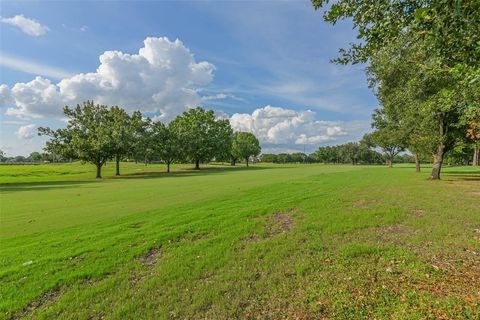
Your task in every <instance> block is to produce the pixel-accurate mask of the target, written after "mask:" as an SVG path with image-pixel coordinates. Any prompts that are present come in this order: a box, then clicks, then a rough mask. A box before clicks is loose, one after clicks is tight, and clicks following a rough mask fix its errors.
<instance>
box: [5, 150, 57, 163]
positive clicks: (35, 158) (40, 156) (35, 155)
mask: <svg viewBox="0 0 480 320" xmlns="http://www.w3.org/2000/svg"><path fill="white" fill-rule="evenodd" d="M48 158H49V155H48V154H47V153H39V152H32V153H30V154H29V155H28V156H27V157H24V156H13V157H7V155H6V154H5V152H4V151H3V150H0V162H1V163H39V162H42V161H45V160H47V159H48Z"/></svg>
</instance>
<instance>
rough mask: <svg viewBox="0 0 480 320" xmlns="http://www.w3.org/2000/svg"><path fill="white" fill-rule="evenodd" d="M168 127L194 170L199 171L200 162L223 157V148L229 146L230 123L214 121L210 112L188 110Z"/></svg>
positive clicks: (198, 108) (198, 109)
mask: <svg viewBox="0 0 480 320" xmlns="http://www.w3.org/2000/svg"><path fill="white" fill-rule="evenodd" d="M170 126H171V129H172V130H173V131H174V132H175V134H176V136H177V137H178V139H179V143H180V147H181V148H182V154H184V155H185V157H186V158H187V159H188V160H190V161H193V162H194V163H195V169H200V162H205V161H210V160H211V159H213V158H215V157H222V156H225V148H228V147H229V146H230V145H231V137H232V128H231V127H230V123H229V122H228V120H216V119H215V116H214V113H213V111H212V110H208V111H206V110H204V109H203V108H201V107H197V108H195V109H190V110H188V111H186V112H184V113H183V114H182V115H179V116H177V117H176V118H175V119H174V120H173V121H172V122H171V123H170Z"/></svg>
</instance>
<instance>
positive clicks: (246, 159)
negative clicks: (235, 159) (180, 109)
mask: <svg viewBox="0 0 480 320" xmlns="http://www.w3.org/2000/svg"><path fill="white" fill-rule="evenodd" d="M245 161H246V162H247V167H248V157H246V158H245Z"/></svg>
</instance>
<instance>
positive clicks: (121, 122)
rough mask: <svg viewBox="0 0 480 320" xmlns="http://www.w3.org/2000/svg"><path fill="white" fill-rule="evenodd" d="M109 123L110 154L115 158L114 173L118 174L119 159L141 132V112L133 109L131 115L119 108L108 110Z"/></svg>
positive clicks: (126, 152)
mask: <svg viewBox="0 0 480 320" xmlns="http://www.w3.org/2000/svg"><path fill="white" fill-rule="evenodd" d="M108 116H109V120H108V121H109V123H110V125H111V126H112V137H111V138H112V140H113V141H112V154H113V157H114V158H115V165H116V166H115V169H116V170H115V175H117V176H119V175H120V161H121V160H122V158H123V157H124V156H126V155H127V154H128V152H129V151H130V150H132V149H133V146H134V143H135V139H137V138H138V137H139V133H141V132H140V131H141V122H142V114H141V113H140V111H135V112H134V113H133V114H132V116H129V115H128V113H127V112H126V111H125V110H123V109H121V108H119V107H116V106H115V107H112V108H110V110H109V115H108Z"/></svg>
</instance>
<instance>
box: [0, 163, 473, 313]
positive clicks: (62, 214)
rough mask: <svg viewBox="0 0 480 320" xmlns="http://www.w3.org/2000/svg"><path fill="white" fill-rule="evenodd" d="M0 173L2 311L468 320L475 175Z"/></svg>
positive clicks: (321, 169) (317, 169) (137, 168)
mask: <svg viewBox="0 0 480 320" xmlns="http://www.w3.org/2000/svg"><path fill="white" fill-rule="evenodd" d="M190 168H191V166H190V165H181V166H176V167H175V170H176V172H174V173H171V174H166V173H164V171H165V166H163V165H149V166H144V165H142V164H134V163H129V164H122V172H123V173H124V174H125V175H123V176H122V177H118V178H116V177H114V176H113V172H114V164H109V165H108V166H107V167H106V168H105V170H104V177H105V178H104V179H102V180H96V179H94V178H93V176H94V168H93V167H92V166H88V165H81V164H79V163H73V164H61V165H53V164H52V165H39V166H0V182H1V183H2V184H1V185H0V189H1V225H0V239H1V240H0V241H1V248H0V250H1V252H0V254H1V256H0V257H1V260H0V277H1V287H0V312H1V315H2V317H4V318H11V317H26V318H45V319H52V318H70V319H87V318H91V319H96V318H102V317H104V318H115V319H126V318H128V319H137V318H142V319H152V318H155V319H177V318H180V319H185V318H188V319H192V318H201V319H205V318H206V319H232V318H248V319H250V318H252V319H255V318H259V319H265V318H269V319H279V318H288V319H291V318H307V319H311V318H340V319H342V318H343V319H351V318H358V319H364V318H377V319H378V318H380V319H419V318H422V317H423V318H431V319H438V318H442V317H443V318H457V319H478V318H479V317H480V289H479V288H480V205H479V204H480V170H479V169H476V168H471V167H470V168H467V167H461V168H459V167H457V168H447V169H446V170H445V171H444V177H443V180H442V181H434V182H432V181H428V180H427V177H428V172H427V170H425V172H423V173H421V174H416V173H415V172H414V168H412V167H410V166H401V167H397V168H393V169H389V168H385V167H362V166H344V165H336V166H335V165H329V166H327V165H273V164H261V165H254V166H252V167H250V168H245V167H244V166H238V167H235V168H232V167H230V166H221V165H210V166H205V167H204V170H201V171H195V170H190Z"/></svg>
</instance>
